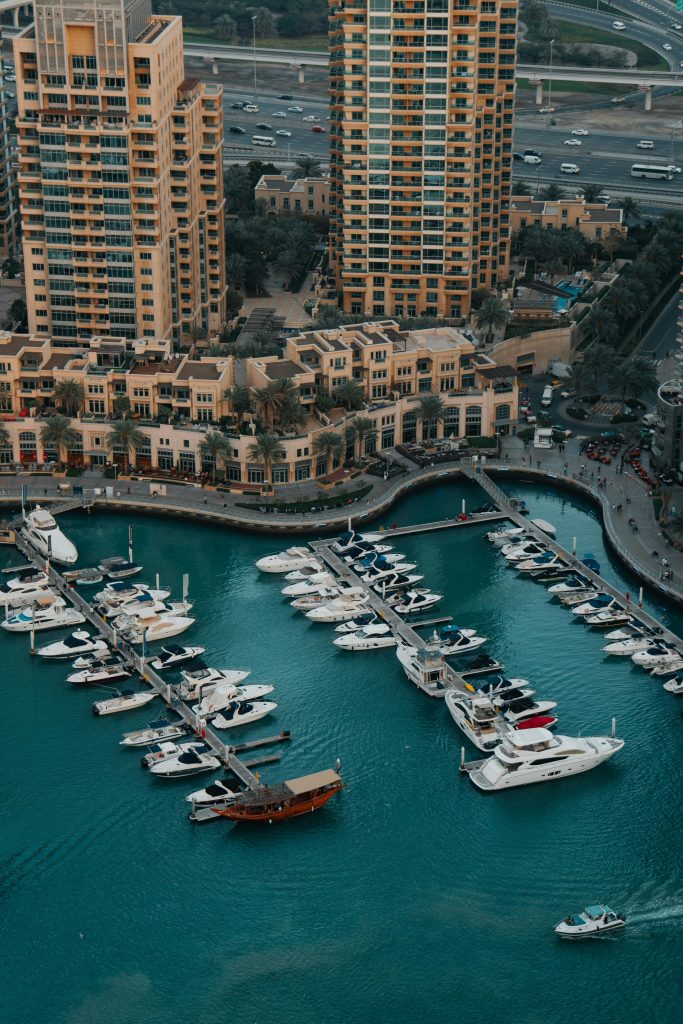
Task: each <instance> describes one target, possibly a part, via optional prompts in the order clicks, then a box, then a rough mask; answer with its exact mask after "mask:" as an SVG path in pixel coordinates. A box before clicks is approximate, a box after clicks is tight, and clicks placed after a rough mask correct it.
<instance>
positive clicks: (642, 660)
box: [631, 643, 681, 668]
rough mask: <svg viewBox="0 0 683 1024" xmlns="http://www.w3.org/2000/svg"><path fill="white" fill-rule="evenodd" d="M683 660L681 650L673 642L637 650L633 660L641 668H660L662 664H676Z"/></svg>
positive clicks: (632, 657) (632, 656)
mask: <svg viewBox="0 0 683 1024" xmlns="http://www.w3.org/2000/svg"><path fill="white" fill-rule="evenodd" d="M680 660H681V652H680V651H679V650H677V649H676V648H675V647H674V646H673V644H667V643H660V644H653V645H651V646H650V647H646V649H645V650H644V651H636V652H635V654H632V655H631V661H632V662H633V664H634V665H638V667H639V668H658V667H659V666H660V665H676V664H678V662H679V661H680Z"/></svg>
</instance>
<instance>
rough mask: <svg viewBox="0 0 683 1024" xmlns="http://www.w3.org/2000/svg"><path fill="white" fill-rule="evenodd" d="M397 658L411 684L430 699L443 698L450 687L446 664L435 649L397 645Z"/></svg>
mask: <svg viewBox="0 0 683 1024" xmlns="http://www.w3.org/2000/svg"><path fill="white" fill-rule="evenodd" d="M396 657H397V658H398V660H399V662H400V663H401V667H402V668H403V671H404V672H405V674H406V676H407V677H408V679H409V680H410V681H411V683H415V685H416V686H417V687H419V688H420V689H421V690H422V691H423V693H426V694H428V695H429V696H430V697H443V696H445V693H446V687H447V685H448V669H447V667H446V663H445V661H444V660H443V658H442V657H441V655H440V654H439V652H438V651H435V650H434V649H433V648H429V647H410V646H408V645H407V644H403V643H398V644H397V645H396Z"/></svg>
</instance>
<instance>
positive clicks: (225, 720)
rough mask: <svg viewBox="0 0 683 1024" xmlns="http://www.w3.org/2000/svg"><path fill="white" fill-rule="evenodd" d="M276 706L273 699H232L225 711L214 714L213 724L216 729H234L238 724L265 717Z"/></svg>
mask: <svg viewBox="0 0 683 1024" xmlns="http://www.w3.org/2000/svg"><path fill="white" fill-rule="evenodd" d="M276 708H277V704H276V703H275V701H273V700H257V701H240V700H233V701H231V702H230V704H229V705H228V707H227V708H226V709H225V711H222V712H221V713H220V715H216V717H215V718H214V720H213V724H214V726H215V728H216V729H235V728H236V727H237V726H238V725H248V724H249V723H250V722H258V721H259V719H261V718H265V717H266V715H269V714H270V713H271V712H272V711H275V709H276Z"/></svg>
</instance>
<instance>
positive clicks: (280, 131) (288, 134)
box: [275, 128, 292, 139]
mask: <svg viewBox="0 0 683 1024" xmlns="http://www.w3.org/2000/svg"><path fill="white" fill-rule="evenodd" d="M275 134H276V135H284V137H285V138H286V139H291V137H292V133H291V132H289V131H287V129H286V128H278V130H277V131H276V132H275Z"/></svg>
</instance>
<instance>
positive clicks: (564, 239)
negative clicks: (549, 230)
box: [559, 228, 588, 272]
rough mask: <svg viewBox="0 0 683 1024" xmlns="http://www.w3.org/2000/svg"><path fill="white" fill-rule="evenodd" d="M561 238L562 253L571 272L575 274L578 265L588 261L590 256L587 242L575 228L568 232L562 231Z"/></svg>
mask: <svg viewBox="0 0 683 1024" xmlns="http://www.w3.org/2000/svg"><path fill="white" fill-rule="evenodd" d="M559 237H560V252H561V253H562V256H563V259H564V261H565V263H566V264H567V267H568V268H569V270H570V272H573V270H574V267H575V266H576V264H577V263H581V262H583V260H585V259H586V256H587V254H588V251H587V247H586V240H585V238H584V237H583V235H581V234H579V232H578V231H574V230H573V228H572V229H570V230H568V231H560V233H559Z"/></svg>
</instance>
